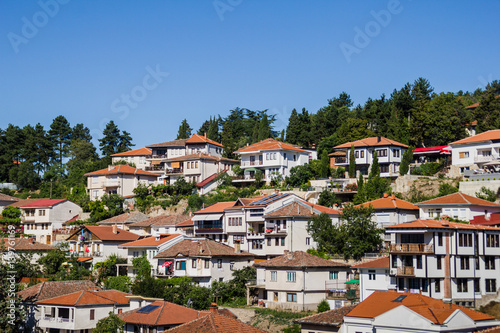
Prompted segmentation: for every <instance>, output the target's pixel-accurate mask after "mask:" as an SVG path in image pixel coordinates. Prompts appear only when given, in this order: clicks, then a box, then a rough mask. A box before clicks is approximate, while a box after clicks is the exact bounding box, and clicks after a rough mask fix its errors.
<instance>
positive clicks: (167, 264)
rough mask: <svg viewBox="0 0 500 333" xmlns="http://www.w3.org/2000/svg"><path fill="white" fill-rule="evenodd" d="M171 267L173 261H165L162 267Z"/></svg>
mask: <svg viewBox="0 0 500 333" xmlns="http://www.w3.org/2000/svg"><path fill="white" fill-rule="evenodd" d="M170 265H172V262H171V261H165V262H164V263H163V265H161V267H168V266H170Z"/></svg>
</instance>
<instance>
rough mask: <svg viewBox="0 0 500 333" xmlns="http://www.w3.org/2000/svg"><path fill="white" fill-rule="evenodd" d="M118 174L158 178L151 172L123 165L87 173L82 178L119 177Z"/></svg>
mask: <svg viewBox="0 0 500 333" xmlns="http://www.w3.org/2000/svg"><path fill="white" fill-rule="evenodd" d="M119 174H122V175H140V176H151V177H158V175H157V174H154V173H152V172H147V171H144V170H141V169H137V168H133V167H131V166H129V165H124V164H119V165H114V166H112V167H111V168H106V169H101V170H97V171H94V172H89V173H86V174H84V176H99V175H119Z"/></svg>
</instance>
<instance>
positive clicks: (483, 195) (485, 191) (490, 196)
mask: <svg viewBox="0 0 500 333" xmlns="http://www.w3.org/2000/svg"><path fill="white" fill-rule="evenodd" d="M476 197H478V198H479V199H483V200H487V201H491V202H495V201H496V200H497V194H496V193H495V191H492V190H490V189H489V188H487V187H486V186H483V187H481V189H480V190H479V192H476Z"/></svg>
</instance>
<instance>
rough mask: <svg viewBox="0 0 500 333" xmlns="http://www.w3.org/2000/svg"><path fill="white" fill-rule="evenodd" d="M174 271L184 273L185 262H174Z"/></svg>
mask: <svg viewBox="0 0 500 333" xmlns="http://www.w3.org/2000/svg"><path fill="white" fill-rule="evenodd" d="M175 269H177V270H181V271H185V270H186V261H185V260H182V261H176V262H175Z"/></svg>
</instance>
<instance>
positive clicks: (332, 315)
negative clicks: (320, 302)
mask: <svg viewBox="0 0 500 333" xmlns="http://www.w3.org/2000/svg"><path fill="white" fill-rule="evenodd" d="M356 305H357V304H356ZM356 305H347V306H343V307H341V308H337V309H333V310H329V311H325V312H321V313H318V314H314V315H312V316H307V317H304V318H300V319H297V320H295V322H296V323H299V324H313V325H321V326H338V325H340V324H342V321H343V320H344V317H345V315H346V314H348V313H349V312H351V310H352V309H354V308H355V307H356Z"/></svg>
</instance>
